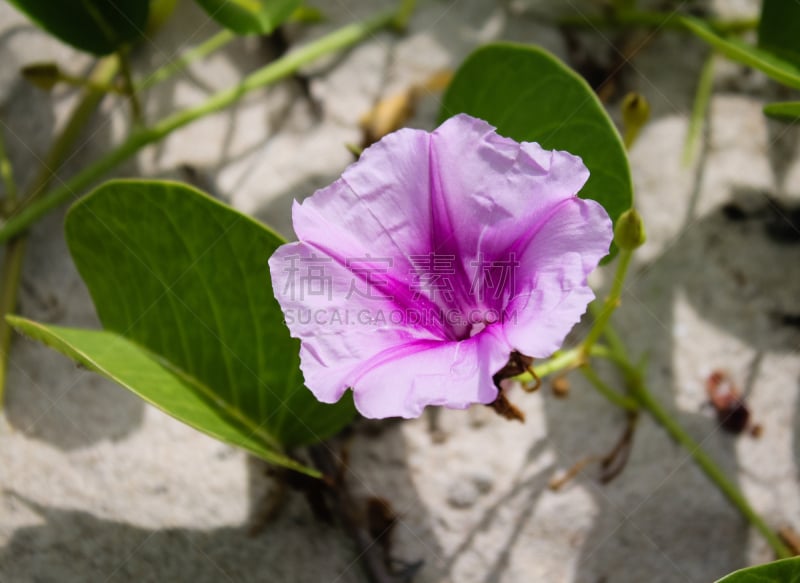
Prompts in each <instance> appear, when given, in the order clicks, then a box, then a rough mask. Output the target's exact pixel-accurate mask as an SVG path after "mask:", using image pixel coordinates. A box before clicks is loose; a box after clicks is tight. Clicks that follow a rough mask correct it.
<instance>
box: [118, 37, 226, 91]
mask: <svg viewBox="0 0 800 583" xmlns="http://www.w3.org/2000/svg"><path fill="white" fill-rule="evenodd" d="M235 38H236V33H234V32H233V31H231V30H229V29H227V28H223V29H222V30H221V31H219V32H218V33H217V34H215V35H214V36H212V37H211V38H209V39H208V40H206V41H204V42H203V43H201V44H199V45H197V46H196V47H194V48H193V49H190V50H188V51H186V52H185V53H184V54H183V55H181V56H180V57H178V58H177V59H175V60H174V61H170V62H169V63H167V64H166V65H164V66H162V67H159V68H158V69H156V70H155V71H153V73H151V74H150V75H148V76H147V78H146V79H144V80H142V81H140V82H139V83H138V84H134V87H135V88H136V90H137V91H145V90H147V89H150V88H151V87H153V86H154V85H157V84H159V83H161V82H162V81H165V80H166V79H169V78H170V77H172V76H173V75H175V74H176V73H180V72H181V71H183V70H184V69H185V68H186V67H188V66H189V65H190V64H191V63H193V62H194V61H197V60H200V59H203V58H205V57H207V56H208V55H210V54H211V53H213V52H215V51H218V50H219V49H221V48H222V47H224V46H225V45H227V44H228V43H229V42H231V41H232V40H233V39H235Z"/></svg>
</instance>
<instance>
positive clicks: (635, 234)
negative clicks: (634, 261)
mask: <svg viewBox="0 0 800 583" xmlns="http://www.w3.org/2000/svg"><path fill="white" fill-rule="evenodd" d="M646 240H647V235H646V234H645V231H644V222H643V221H642V215H640V214H639V213H638V212H636V209H633V208H632V209H628V210H626V211H625V212H624V213H622V215H620V217H619V219H617V226H616V227H614V242H615V243H616V244H617V247H619V248H620V249H624V250H626V251H633V250H634V249H636V248H638V247H641V246H642V245H643V244H644V242H645V241H646Z"/></svg>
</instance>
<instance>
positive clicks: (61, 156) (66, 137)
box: [21, 55, 119, 205]
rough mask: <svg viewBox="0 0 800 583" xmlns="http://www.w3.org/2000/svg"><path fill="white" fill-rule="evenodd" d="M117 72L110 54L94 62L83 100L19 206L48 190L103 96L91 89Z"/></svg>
mask: <svg viewBox="0 0 800 583" xmlns="http://www.w3.org/2000/svg"><path fill="white" fill-rule="evenodd" d="M118 72H119V60H118V59H117V57H116V55H111V56H109V57H106V58H104V59H101V60H100V61H98V62H97V65H95V68H94V70H93V71H92V73H91V75H90V76H89V83H90V86H89V87H88V89H87V90H86V91H85V92H84V94H83V98H82V99H81V100H80V102H79V103H78V105H76V106H75V109H73V110H72V113H71V114H70V116H69V120H68V121H67V125H65V126H64V129H63V130H62V131H61V133H60V134H59V136H58V138H56V141H55V142H54V143H53V145H52V146H51V147H50V151H49V152H48V153H47V155H46V156H45V158H44V161H43V162H42V164H41V169H40V170H39V173H38V174H37V175H36V178H35V179H34V181H33V185H32V186H31V187H30V188H29V189H28V192H27V194H26V195H25V196H24V197H23V200H22V203H21V204H22V205H27V204H30V202H32V201H33V200H35V199H36V198H38V197H39V196H41V195H42V194H43V193H44V192H45V191H46V190H47V188H48V187H49V186H50V183H51V182H52V180H53V177H54V176H55V174H56V172H58V170H59V168H60V167H61V164H62V163H63V162H64V160H65V159H66V157H67V154H68V153H69V150H70V149H71V148H72V146H73V145H74V144H75V141H76V140H77V139H78V137H79V136H80V134H81V132H82V131H83V130H84V128H85V127H86V124H87V123H88V122H89V118H90V117H91V116H92V114H93V113H94V112H95V110H96V109H97V106H98V105H99V104H100V101H101V100H102V99H103V97H105V95H106V93H105V92H104V91H103V90H101V89H94V88H93V86H94V85H99V86H103V85H109V84H110V83H111V82H112V81H113V80H114V77H116V75H117V73H118Z"/></svg>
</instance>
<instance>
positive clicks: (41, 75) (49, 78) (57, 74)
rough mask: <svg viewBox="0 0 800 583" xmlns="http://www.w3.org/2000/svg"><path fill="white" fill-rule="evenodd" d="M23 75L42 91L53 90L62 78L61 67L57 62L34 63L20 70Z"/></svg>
mask: <svg viewBox="0 0 800 583" xmlns="http://www.w3.org/2000/svg"><path fill="white" fill-rule="evenodd" d="M20 73H22V77H23V78H24V79H25V80H26V81H27V82H28V83H30V84H31V85H33V86H34V87H38V88H39V89H41V90H42V91H51V90H52V89H53V87H55V86H56V83H58V82H59V81H60V80H61V69H59V67H58V65H56V64H55V63H33V64H31V65H26V66H25V67H23V68H22V70H21V71H20Z"/></svg>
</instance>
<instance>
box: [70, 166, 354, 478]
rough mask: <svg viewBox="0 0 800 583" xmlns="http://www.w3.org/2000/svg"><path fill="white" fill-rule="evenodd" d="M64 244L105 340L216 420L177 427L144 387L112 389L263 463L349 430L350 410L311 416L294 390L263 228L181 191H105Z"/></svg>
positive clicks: (83, 203) (80, 210)
mask: <svg viewBox="0 0 800 583" xmlns="http://www.w3.org/2000/svg"><path fill="white" fill-rule="evenodd" d="M66 232H67V243H68V244H69V248H70V251H71V253H72V257H73V259H74V260H75V264H76V265H77V267H78V270H79V272H80V274H81V276H82V277H83V279H84V281H85V282H86V285H87V287H88V288H89V292H90V293H91V295H92V299H93V300H94V304H95V307H96V309H97V314H98V316H99V318H100V321H101V322H102V324H103V327H104V328H105V330H106V332H105V333H106V334H112V335H116V336H117V337H121V338H124V339H126V340H127V341H129V342H130V343H132V344H131V346H133V347H138V348H139V349H140V350H142V351H144V352H146V353H147V354H149V355H151V358H153V359H155V361H156V362H158V363H160V364H161V365H162V366H164V367H165V368H166V369H167V370H168V371H169V372H170V373H171V374H173V375H175V376H177V377H178V378H179V379H180V380H181V381H183V383H182V384H181V385H180V387H181V390H182V391H183V393H184V394H185V396H186V399H187V400H188V401H189V403H194V402H196V401H197V400H198V399H205V400H206V401H207V402H208V403H209V404H210V406H212V407H217V408H218V409H219V410H220V415H219V416H218V418H216V419H215V420H214V423H212V425H209V426H207V425H205V423H206V422H207V421H208V419H210V417H209V416H208V415H207V414H204V415H203V416H202V417H199V418H193V417H192V416H191V415H187V414H186V411H187V410H188V411H189V412H191V411H192V410H193V409H192V407H189V406H188V405H187V407H185V408H183V409H181V408H179V407H177V406H176V400H175V399H174V398H173V394H172V393H169V392H168V393H164V394H163V395H162V393H161V391H160V383H159V382H157V381H154V380H153V379H152V377H151V376H144V377H142V378H137V377H131V378H129V381H130V383H127V382H126V383H123V384H125V386H128V387H129V388H132V389H133V390H134V391H135V392H137V393H138V394H140V395H142V396H143V397H145V398H146V399H147V400H148V401H151V402H152V403H154V404H156V405H157V406H159V407H161V408H162V409H164V410H165V411H166V412H167V413H169V414H171V415H173V416H175V417H177V418H178V419H181V420H182V421H185V422H187V423H189V424H190V425H192V426H193V427H196V428H198V429H200V430H202V431H205V432H207V433H209V434H211V435H214V436H218V437H221V438H222V439H225V440H226V441H229V442H231V443H234V444H236V445H240V441H241V440H239V441H235V440H232V439H229V438H227V437H225V436H226V435H230V432H236V434H237V435H240V436H241V435H247V436H250V437H249V438H250V439H251V440H252V439H256V438H258V440H259V442H260V444H261V451H262V452H263V451H264V450H270V451H274V450H275V449H276V448H277V446H278V445H279V446H283V447H293V446H299V445H306V444H310V443H315V442H317V441H319V440H321V439H324V438H325V437H328V436H330V435H332V434H334V433H335V432H337V431H338V430H339V429H341V428H342V427H343V426H344V425H346V424H347V423H348V422H349V421H350V420H351V419H352V418H353V415H354V413H355V409H354V407H353V404H352V400H350V399H344V400H343V401H341V402H339V403H337V404H335V405H326V404H322V403H319V402H317V401H316V399H315V398H314V397H313V395H312V394H311V392H310V391H309V390H308V389H306V388H305V387H304V386H303V378H302V374H301V372H300V369H299V357H298V353H299V343H298V341H296V340H294V339H292V338H291V337H290V336H289V331H288V330H287V328H286V326H285V325H284V323H283V314H282V312H281V309H280V306H279V305H278V303H277V302H276V301H275V299H274V297H273V293H272V287H271V283H270V276H269V269H268V266H267V259H268V258H269V257H270V255H272V253H273V252H274V251H275V249H276V248H277V247H278V246H279V245H281V244H282V243H283V240H282V239H281V238H280V237H279V236H278V235H276V234H275V233H273V232H272V231H270V230H268V229H267V228H265V227H264V226H263V225H261V224H259V223H257V222H255V221H254V220H252V219H250V218H249V217H246V216H245V215H242V214H240V213H238V212H236V211H235V210H233V209H231V208H229V207H227V206H225V205H223V204H221V203H219V202H217V201H215V200H213V199H211V198H209V197H208V196H206V195H204V194H203V193H201V192H199V191H197V190H195V189H193V188H190V187H188V186H185V185H182V184H178V183H172V182H161V181H112V182H108V183H106V184H104V185H103V186H101V187H100V188H98V189H97V190H95V191H94V192H93V193H92V194H90V195H89V196H87V197H85V198H83V199H81V200H80V201H79V202H78V203H76V204H75V205H74V206H73V207H72V209H71V210H70V212H69V215H68V216H67V224H66ZM92 346H96V344H94V345H92ZM90 348H91V346H90ZM131 350H133V349H132V348H131ZM86 354H87V355H88V357H90V358H99V357H100V356H99V355H98V354H96V353H94V352H91V351H89V350H88V349H87V352H86ZM115 362H116V364H119V365H122V364H124V361H115ZM109 371H110V375H109V376H110V377H111V378H114V379H115V380H117V377H118V376H120V377H121V374H122V373H121V371H120V370H118V369H111V368H109ZM177 391H178V389H175V391H174V392H176V393H177ZM162 397H163V398H162ZM225 423H227V424H228V425H229V426H230V427H228V428H227V429H226V430H225V431H227V433H225V432H223V429H222V427H221V425H223V424H225ZM248 449H250V450H251V451H252V450H253V448H252V447H249V446H248ZM262 455H263V454H262ZM264 457H265V458H266V459H269V461H275V456H274V455H272V456H271V457H267V456H264ZM284 463H285V462H284Z"/></svg>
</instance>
